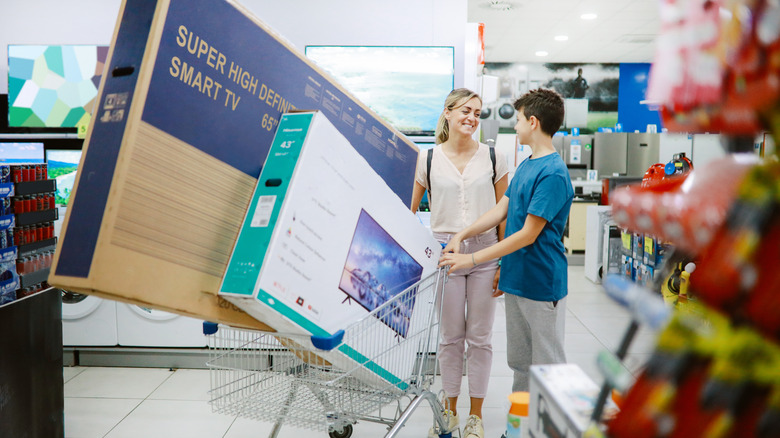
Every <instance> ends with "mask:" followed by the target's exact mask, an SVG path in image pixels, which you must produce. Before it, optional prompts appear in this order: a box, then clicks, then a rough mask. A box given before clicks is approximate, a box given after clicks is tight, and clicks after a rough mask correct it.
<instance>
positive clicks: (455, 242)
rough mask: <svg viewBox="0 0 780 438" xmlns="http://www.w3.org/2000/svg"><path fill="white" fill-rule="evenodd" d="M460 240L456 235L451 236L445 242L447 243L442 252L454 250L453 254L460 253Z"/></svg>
mask: <svg viewBox="0 0 780 438" xmlns="http://www.w3.org/2000/svg"><path fill="white" fill-rule="evenodd" d="M460 242H461V239H460V237H458V235H457V234H456V235H454V236H452V238H451V239H450V241H449V242H447V245H446V246H445V247H444V249H442V250H441V253H442V254H445V253H448V252H454V253H455V254H458V253H460Z"/></svg>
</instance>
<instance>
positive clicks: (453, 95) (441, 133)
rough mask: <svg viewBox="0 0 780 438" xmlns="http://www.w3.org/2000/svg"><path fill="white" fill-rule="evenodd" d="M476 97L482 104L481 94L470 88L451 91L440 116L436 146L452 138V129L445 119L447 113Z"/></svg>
mask: <svg viewBox="0 0 780 438" xmlns="http://www.w3.org/2000/svg"><path fill="white" fill-rule="evenodd" d="M475 97H476V98H477V99H479V102H480V103H482V98H481V97H479V94H477V93H475V92H473V91H471V90H469V89H468V88H456V89H454V90H452V91H450V94H449V95H448V96H447V99H445V100H444V110H442V112H441V115H439V123H437V124H436V134H435V135H436V144H442V143H444V142H445V141H447V139H449V138H450V127H449V124H448V123H447V119H446V118H445V117H444V113H445V111H446V110H450V111H452V110H454V109H456V108H460V107H461V106H463V105H464V104H465V103H466V102H468V101H469V100H471V99H473V98H475Z"/></svg>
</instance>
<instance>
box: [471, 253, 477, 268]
mask: <svg viewBox="0 0 780 438" xmlns="http://www.w3.org/2000/svg"><path fill="white" fill-rule="evenodd" d="M471 263H472V264H474V266H477V262H475V261H474V253H473V252H472V253H471Z"/></svg>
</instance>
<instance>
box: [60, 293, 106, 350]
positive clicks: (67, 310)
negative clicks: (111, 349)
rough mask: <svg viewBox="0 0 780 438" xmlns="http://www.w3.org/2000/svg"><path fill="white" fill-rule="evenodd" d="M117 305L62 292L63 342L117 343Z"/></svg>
mask: <svg viewBox="0 0 780 438" xmlns="http://www.w3.org/2000/svg"><path fill="white" fill-rule="evenodd" d="M116 306H117V303H116V301H111V300H104V299H102V298H98V297H95V296H91V295H83V294H78V293H73V292H63V293H62V345H63V346H66V347H67V346H114V345H117V344H118V341H119V339H118V337H117V328H116Z"/></svg>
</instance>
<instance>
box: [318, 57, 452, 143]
mask: <svg viewBox="0 0 780 438" xmlns="http://www.w3.org/2000/svg"><path fill="white" fill-rule="evenodd" d="M306 56H307V57H308V58H309V59H311V60H313V61H314V62H315V63H316V64H317V65H318V66H320V67H321V68H322V69H324V70H325V71H327V72H328V73H330V75H331V76H333V77H334V78H335V79H336V80H337V81H339V83H340V84H341V85H342V86H344V88H346V89H347V90H348V91H349V92H350V93H352V94H354V95H355V96H356V97H357V98H358V99H359V100H360V101H361V102H363V103H364V104H366V105H367V106H368V107H369V108H371V109H372V110H373V111H374V112H376V113H377V114H379V115H380V116H381V117H382V118H384V119H385V120H386V121H387V122H388V123H390V124H391V125H392V126H393V127H394V128H396V129H398V130H399V131H401V132H403V133H404V134H406V135H419V136H428V135H433V133H434V131H435V130H436V123H437V122H438V120H439V115H440V114H441V112H442V109H443V108H444V99H445V98H446V97H447V95H448V94H449V93H450V91H452V89H453V86H454V84H455V50H454V49H453V48H452V47H414V46H405V47H391V46H306Z"/></svg>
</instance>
